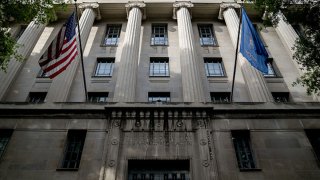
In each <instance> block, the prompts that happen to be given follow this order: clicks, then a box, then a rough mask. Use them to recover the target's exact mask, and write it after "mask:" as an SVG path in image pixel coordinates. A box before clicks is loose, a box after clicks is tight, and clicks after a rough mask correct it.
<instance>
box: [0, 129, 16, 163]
mask: <svg viewBox="0 0 320 180" xmlns="http://www.w3.org/2000/svg"><path fill="white" fill-rule="evenodd" d="M12 132H13V130H11V129H0V158H1V157H2V156H3V154H4V152H5V150H6V147H7V145H8V143H9V140H10V137H11V135H12Z"/></svg>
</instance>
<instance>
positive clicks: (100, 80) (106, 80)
mask: <svg viewBox="0 0 320 180" xmlns="http://www.w3.org/2000/svg"><path fill="white" fill-rule="evenodd" d="M111 78H112V76H92V77H91V82H92V83H109V82H110V81H111Z"/></svg>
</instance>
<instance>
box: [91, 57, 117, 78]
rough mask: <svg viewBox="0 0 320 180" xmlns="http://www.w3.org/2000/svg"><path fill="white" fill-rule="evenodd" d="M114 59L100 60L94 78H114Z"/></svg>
mask: <svg viewBox="0 0 320 180" xmlns="http://www.w3.org/2000/svg"><path fill="white" fill-rule="evenodd" d="M113 66H114V58H98V59H97V66H96V71H95V73H94V76H96V77H98V76H100V77H103V76H112V72H113Z"/></svg>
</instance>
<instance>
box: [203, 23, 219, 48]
mask: <svg viewBox="0 0 320 180" xmlns="http://www.w3.org/2000/svg"><path fill="white" fill-rule="evenodd" d="M198 29H199V36H200V44H201V46H216V45H217V44H216V42H215V39H214V36H213V29H212V25H198Z"/></svg>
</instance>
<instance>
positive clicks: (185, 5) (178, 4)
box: [172, 1, 194, 19]
mask: <svg viewBox="0 0 320 180" xmlns="http://www.w3.org/2000/svg"><path fill="white" fill-rule="evenodd" d="M193 6H194V5H193V4H192V2H191V1H176V2H175V3H173V17H172V18H173V19H177V11H178V10H179V9H180V8H187V9H188V10H189V13H190V16H191V17H192V12H191V8H192V7H193Z"/></svg>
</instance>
